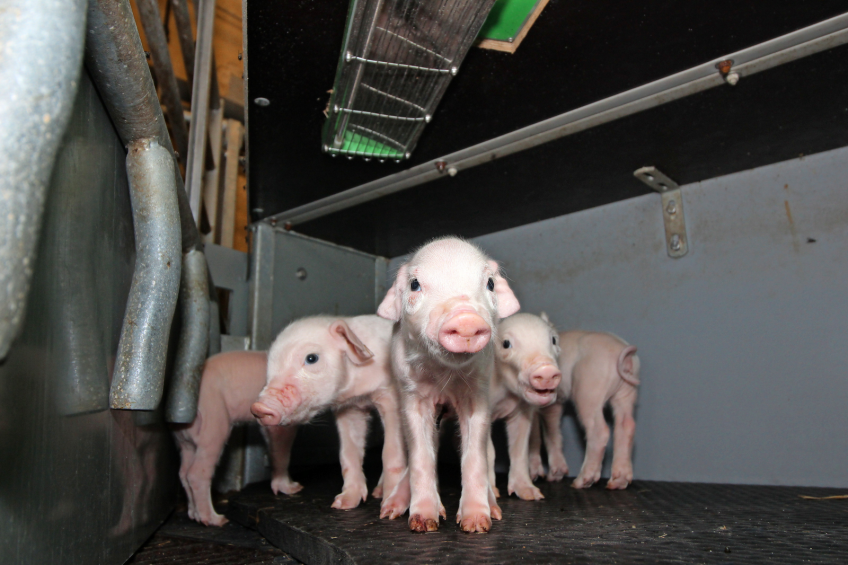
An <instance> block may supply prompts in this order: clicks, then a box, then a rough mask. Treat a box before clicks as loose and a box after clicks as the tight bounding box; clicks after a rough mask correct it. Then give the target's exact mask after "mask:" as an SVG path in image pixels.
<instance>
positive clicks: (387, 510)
mask: <svg viewBox="0 0 848 565" xmlns="http://www.w3.org/2000/svg"><path fill="white" fill-rule="evenodd" d="M374 404H375V405H376V406H377V411H378V412H379V413H380V418H381V419H382V421H383V436H384V439H383V474H382V475H381V476H380V482H379V483H378V488H375V489H374V493H373V496H374V497H375V498H379V497H378V496H377V491H378V489H379V491H380V494H381V495H382V493H386V495H387V496H386V497H385V499H384V500H383V502H382V503H381V504H380V518H389V519H390V520H394V519H395V518H398V517H400V516H403V514H404V513H405V512H406V510H407V508H409V487H408V484H409V478H408V477H407V476H406V448H405V446H404V443H403V427H402V425H401V421H400V407H399V401H398V399H397V397H396V396H395V395H394V394H390V393H385V394H383V395H382V396H380V397H379V398H377V399H375V402H374ZM402 480H405V481H406V482H407V486H406V488H402V489H399V488H397V487H398V484H399V483H400V482H401V481H402Z"/></svg>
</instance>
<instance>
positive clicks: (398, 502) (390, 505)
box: [380, 492, 409, 520]
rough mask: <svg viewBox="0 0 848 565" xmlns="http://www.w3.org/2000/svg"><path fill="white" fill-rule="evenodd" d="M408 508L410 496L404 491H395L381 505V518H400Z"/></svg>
mask: <svg viewBox="0 0 848 565" xmlns="http://www.w3.org/2000/svg"><path fill="white" fill-rule="evenodd" d="M408 508H409V496H404V493H403V492H400V493H398V492H395V493H394V494H392V495H390V496H389V497H387V498H386V499H385V500H384V501H383V504H381V505H380V518H388V519H389V520H394V519H395V518H400V517H401V516H403V515H404V514H405V513H406V510H407V509H408Z"/></svg>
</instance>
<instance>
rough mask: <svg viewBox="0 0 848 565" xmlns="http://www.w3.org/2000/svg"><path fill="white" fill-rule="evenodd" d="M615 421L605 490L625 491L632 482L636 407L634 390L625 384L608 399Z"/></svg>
mask: <svg viewBox="0 0 848 565" xmlns="http://www.w3.org/2000/svg"><path fill="white" fill-rule="evenodd" d="M610 405H611V406H612V413H613V417H614V421H615V429H614V431H613V448H612V471H611V473H610V480H609V481H608V482H607V488H608V489H610V490H619V489H625V488H627V486H628V485H629V484H630V483H631V482H633V463H632V459H631V454H632V452H633V436H634V435H635V433H636V421H635V420H634V419H633V407H634V406H635V405H636V388H635V387H633V386H631V385H629V384H626V385H623V386H622V387H621V389H619V391H618V392H617V393H616V395H615V396H613V397H612V399H610Z"/></svg>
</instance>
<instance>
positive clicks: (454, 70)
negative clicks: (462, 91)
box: [451, 67, 459, 76]
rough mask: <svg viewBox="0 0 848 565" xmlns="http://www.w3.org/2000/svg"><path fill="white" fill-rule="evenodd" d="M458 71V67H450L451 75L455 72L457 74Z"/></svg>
mask: <svg viewBox="0 0 848 565" xmlns="http://www.w3.org/2000/svg"><path fill="white" fill-rule="evenodd" d="M458 72H459V69H458V68H456V67H451V75H452V76H456V74H457V73H458Z"/></svg>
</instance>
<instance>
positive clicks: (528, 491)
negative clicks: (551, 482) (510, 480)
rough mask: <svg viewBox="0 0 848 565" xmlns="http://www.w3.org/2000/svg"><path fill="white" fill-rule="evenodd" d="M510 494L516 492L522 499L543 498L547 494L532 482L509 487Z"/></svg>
mask: <svg viewBox="0 0 848 565" xmlns="http://www.w3.org/2000/svg"><path fill="white" fill-rule="evenodd" d="M509 494H514V495H515V496H517V497H518V498H520V499H521V500H542V499H543V498H545V495H543V494H542V491H540V490H539V489H538V488H537V487H536V486H535V485H533V484H532V483H531V484H526V485H524V484H520V485H514V486H512V485H511V486H510V487H509Z"/></svg>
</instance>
